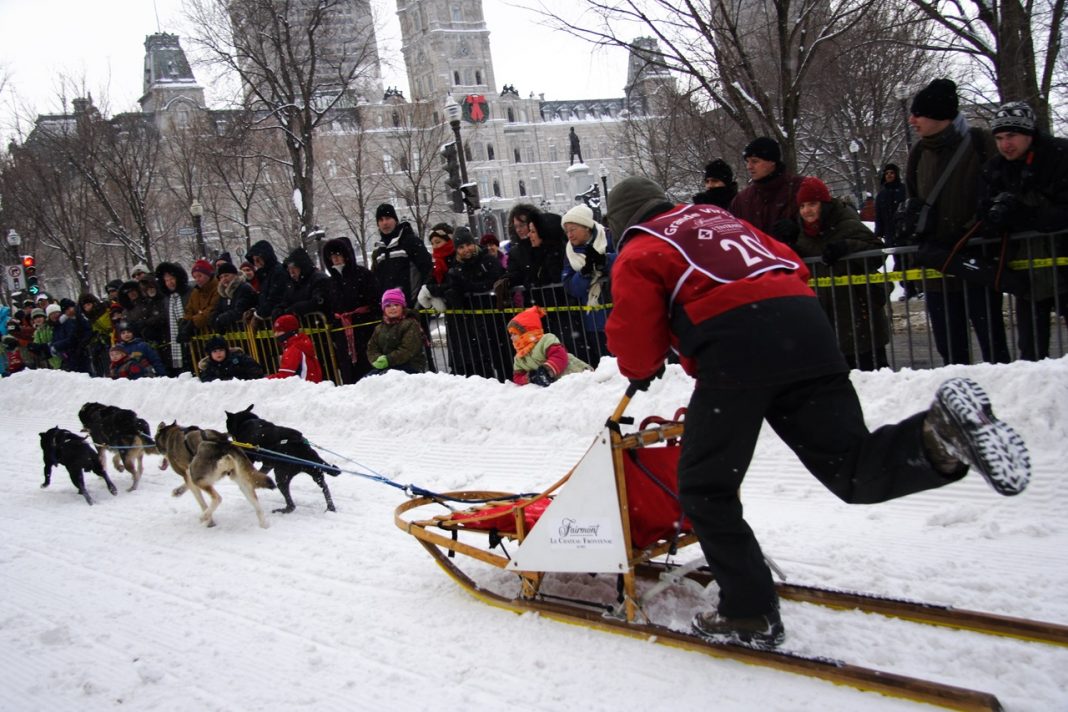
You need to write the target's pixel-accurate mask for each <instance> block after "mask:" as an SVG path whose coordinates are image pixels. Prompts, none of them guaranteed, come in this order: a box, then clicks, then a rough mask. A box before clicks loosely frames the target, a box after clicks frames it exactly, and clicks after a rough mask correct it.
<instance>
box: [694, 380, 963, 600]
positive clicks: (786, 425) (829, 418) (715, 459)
mask: <svg viewBox="0 0 1068 712" xmlns="http://www.w3.org/2000/svg"><path fill="white" fill-rule="evenodd" d="M925 415H926V411H924V412H920V413H917V414H915V415H913V416H911V417H909V418H906V419H905V420H903V421H901V422H900V423H897V424H893V425H885V426H883V427H881V428H878V429H877V430H875V431H874V432H869V431H868V428H867V426H866V425H865V423H864V414H863V412H862V410H861V406H860V400H859V399H858V398H857V394H856V391H855V390H854V389H853V384H852V383H851V382H850V380H849V376H848V374H847V373H841V374H834V375H830V376H822V377H819V378H813V379H810V380H805V381H800V382H796V383H790V384H785V385H778V386H764V387H759V388H738V389H726V388H716V387H703V386H701V385H700V379H699V380H698V386H697V388H696V389H695V390H694V393H693V396H692V398H691V399H690V405H689V409H688V411H687V413H686V432H685V435H684V436H683V442H682V453H681V455H680V459H679V494H680V499H681V502H682V508H683V511H684V512H685V513H686V516H687V517H689V519H690V521H691V522H692V523H693V526H694V531H695V533H696V534H697V536H698V538H699V539H700V542H701V548H702V550H703V551H704V554H705V558H706V559H707V560H708V564H709V567H710V568H711V569H712V572H713V574H714V575H715V577H716V580H717V582H718V583H719V587H720V601H719V612H720V614H721V615H723V616H727V617H747V616H755V615H761V614H764V613H767V612H768V611H769V610H770V609H771V608H773V607H775V606H777V597H776V594H775V588H774V584H773V582H772V578H771V571H770V570H769V568H768V565H767V563H766V562H765V561H764V555H763V553H762V552H761V550H760V544H758V543H757V540H756V537H755V536H754V534H753V530H752V529H751V528H750V527H749V525H748V524H747V523H746V521H745V519H744V518H743V516H742V503H741V500H740V499H739V493H738V488H739V487H740V486H741V484H742V480H743V479H744V478H745V473H746V470H747V469H748V467H749V463H750V461H751V460H752V457H753V451H754V449H755V447H756V442H757V436H758V435H759V434H760V428H761V425H762V424H763V422H764V420H767V421H768V423H769V424H770V425H771V427H772V428H773V429H774V430H775V432H776V433H777V434H778V435H779V437H780V438H781V439H782V440H783V442H785V443H786V444H787V445H788V446H789V447H790V448H791V449H792V450H793V451H794V453H795V454H796V455H797V457H798V458H799V459H800V460H801V462H802V464H804V466H805V467H806V468H807V469H808V471H809V472H811V473H812V474H813V475H814V476H815V477H816V478H817V479H818V480H819V481H820V482H822V483H823V485H824V486H825V487H827V489H829V490H830V491H831V492H833V493H834V494H835V495H836V496H837V497H839V498H840V499H841V500H842V501H844V502H848V503H850V504H870V503H874V502H884V501H886V500H890V499H894V498H896V497H902V496H904V495H907V494H912V493H914V492H921V491H923V490H928V489H933V488H936V487H941V486H943V485H947V484H949V483H950V482H955V481H956V480H959V479H960V478H962V477H963V476H964V475H965V474H966V473H967V469H966V468H962V469H961V471H960V472H958V473H954V474H953V475H948V476H947V475H943V474H940V473H939V472H938V471H936V470H935V469H934V468H933V467H932V465H931V464H930V462H929V461H928V459H927V457H926V455H925V454H924V447H923V435H922V428H923V419H924V417H925Z"/></svg>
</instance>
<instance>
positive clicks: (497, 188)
mask: <svg viewBox="0 0 1068 712" xmlns="http://www.w3.org/2000/svg"><path fill="white" fill-rule="evenodd" d="M493 197H495V198H499V197H501V182H500V181H499V180H497V179H496V178H495V179H494V180H493Z"/></svg>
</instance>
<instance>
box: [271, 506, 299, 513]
mask: <svg viewBox="0 0 1068 712" xmlns="http://www.w3.org/2000/svg"><path fill="white" fill-rule="evenodd" d="M294 509H296V507H295V506H294V507H283V508H281V509H272V510H271V511H272V512H274V513H275V514H289V513H290V512H292V511H293V510H294Z"/></svg>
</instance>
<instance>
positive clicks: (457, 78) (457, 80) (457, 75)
mask: <svg viewBox="0 0 1068 712" xmlns="http://www.w3.org/2000/svg"><path fill="white" fill-rule="evenodd" d="M452 84H453V86H460V73H459V72H457V71H455V70H454V71H453V73H452Z"/></svg>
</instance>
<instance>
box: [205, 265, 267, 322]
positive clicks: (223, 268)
mask: <svg viewBox="0 0 1068 712" xmlns="http://www.w3.org/2000/svg"><path fill="white" fill-rule="evenodd" d="M217 264H218V267H217V268H216V274H217V277H216V278H217V279H218V280H219V286H218V291H219V301H218V303H216V305H215V314H214V316H213V317H212V322H211V323H212V326H213V327H214V328H215V329H216V330H218V331H220V332H226V331H235V330H238V329H241V328H242V327H243V326H244V323H245V314H246V313H247V312H249V311H250V310H252V309H255V308H256V302H257V301H258V299H259V298H258V297H257V296H256V290H255V289H253V288H252V285H251V284H249V283H248V282H246V281H245V275H243V274H241V272H240V270H238V269H237V267H235V266H234V265H233V263H231V262H223V261H219V262H218V263H217Z"/></svg>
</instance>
